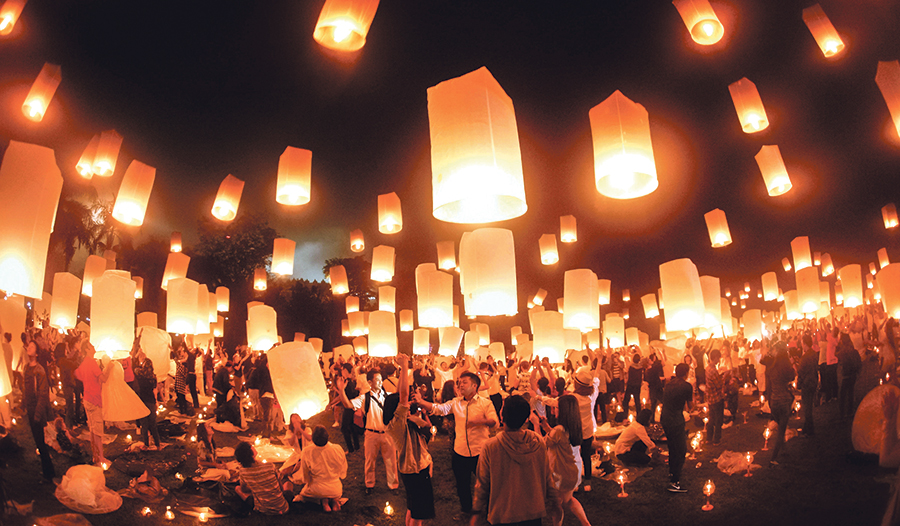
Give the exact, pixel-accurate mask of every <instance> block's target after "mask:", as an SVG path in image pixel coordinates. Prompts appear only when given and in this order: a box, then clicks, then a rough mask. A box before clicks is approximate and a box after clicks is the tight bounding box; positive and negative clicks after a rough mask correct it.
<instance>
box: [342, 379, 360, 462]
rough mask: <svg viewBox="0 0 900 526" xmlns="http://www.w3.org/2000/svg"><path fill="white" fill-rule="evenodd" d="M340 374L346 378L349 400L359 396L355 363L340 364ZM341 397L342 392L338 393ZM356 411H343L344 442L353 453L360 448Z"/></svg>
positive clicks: (345, 386) (345, 388)
mask: <svg viewBox="0 0 900 526" xmlns="http://www.w3.org/2000/svg"><path fill="white" fill-rule="evenodd" d="M340 376H341V378H343V379H344V383H345V385H344V394H345V395H346V396H347V399H348V400H352V399H354V398H356V397H357V396H359V389H357V388H356V382H355V381H352V380H353V379H354V378H355V375H354V374H353V365H352V364H350V363H349V362H344V363H342V364H341V366H340ZM338 399H340V393H338ZM354 416H355V413H354V412H353V411H350V410H348V409H346V408H345V409H344V411H343V412H341V434H343V435H344V443H345V444H347V453H353V452H354V451H356V450H358V449H359V433H358V432H357V431H356V425H355V424H354V423H353V417H354Z"/></svg>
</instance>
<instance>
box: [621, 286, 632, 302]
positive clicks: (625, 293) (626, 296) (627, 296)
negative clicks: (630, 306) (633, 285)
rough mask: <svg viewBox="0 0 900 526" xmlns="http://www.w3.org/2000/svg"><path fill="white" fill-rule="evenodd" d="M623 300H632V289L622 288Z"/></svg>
mask: <svg viewBox="0 0 900 526" xmlns="http://www.w3.org/2000/svg"><path fill="white" fill-rule="evenodd" d="M622 301H624V302H625V303H628V302H629V301H631V290H629V289H622Z"/></svg>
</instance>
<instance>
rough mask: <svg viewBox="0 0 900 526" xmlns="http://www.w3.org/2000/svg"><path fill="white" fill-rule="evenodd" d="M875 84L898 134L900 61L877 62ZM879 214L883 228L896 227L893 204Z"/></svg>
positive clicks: (899, 125) (899, 130)
mask: <svg viewBox="0 0 900 526" xmlns="http://www.w3.org/2000/svg"><path fill="white" fill-rule="evenodd" d="M875 83H876V84H878V89H879V90H881V96H882V97H884V101H885V102H886V103H887V107H888V112H889V113H890V115H891V119H893V121H894V127H895V128H896V130H897V133H900V61H897V60H892V61H890V62H879V63H878V71H877V73H876V74H875ZM888 207H890V209H889V210H890V211H891V212H892V215H891V216H890V219H891V223H890V225H891V226H888V225H889V223H888V217H887V216H886V215H885V208H888ZM881 213H882V215H885V218H884V227H885V228H894V227H895V226H897V208H896V207H895V206H894V204H893V203H891V204H889V205H887V206H885V207H884V208H882V209H881Z"/></svg>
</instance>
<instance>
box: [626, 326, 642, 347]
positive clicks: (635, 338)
mask: <svg viewBox="0 0 900 526" xmlns="http://www.w3.org/2000/svg"><path fill="white" fill-rule="evenodd" d="M640 334H641V333H640V331H639V330H638V328H637V327H628V328H627V329H625V345H628V346H632V345H635V346H638V345H640V344H641V336H640Z"/></svg>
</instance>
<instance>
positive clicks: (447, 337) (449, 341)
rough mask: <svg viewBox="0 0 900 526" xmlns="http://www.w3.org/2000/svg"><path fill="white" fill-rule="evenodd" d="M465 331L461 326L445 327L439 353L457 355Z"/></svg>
mask: <svg viewBox="0 0 900 526" xmlns="http://www.w3.org/2000/svg"><path fill="white" fill-rule="evenodd" d="M464 334H465V332H464V331H463V330H462V329H460V328H459V327H445V328H443V330H442V332H441V336H440V347H439V348H438V354H439V355H441V356H456V354H457V353H458V352H459V345H460V344H461V343H462V340H463V335H464Z"/></svg>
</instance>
